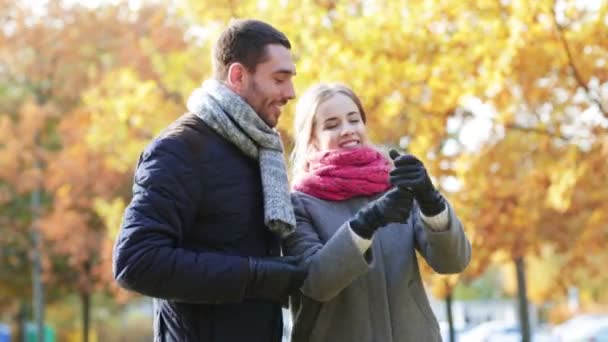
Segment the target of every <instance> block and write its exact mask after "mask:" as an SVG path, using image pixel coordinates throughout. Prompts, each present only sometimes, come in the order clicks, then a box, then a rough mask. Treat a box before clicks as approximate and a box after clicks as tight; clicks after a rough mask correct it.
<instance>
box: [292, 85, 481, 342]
mask: <svg viewBox="0 0 608 342" xmlns="http://www.w3.org/2000/svg"><path fill="white" fill-rule="evenodd" d="M365 122H366V114H365V111H364V109H363V107H362V105H361V102H360V100H359V99H358V98H357V96H356V95H355V94H354V92H353V91H352V90H351V89H349V88H348V87H346V86H344V85H340V84H318V85H315V86H313V87H312V88H310V89H309V90H308V91H307V92H306V93H305V94H304V95H303V96H302V98H301V100H300V101H299V103H298V105H297V108H296V117H295V132H296V138H295V149H294V152H293V156H292V161H293V172H294V175H293V176H294V177H293V179H294V182H293V190H294V191H293V193H292V202H293V204H294V209H295V213H296V221H297V228H296V231H295V233H293V234H291V235H290V236H288V237H287V239H285V240H284V246H283V247H284V252H285V254H287V255H296V256H299V255H312V256H310V259H309V261H310V268H309V272H308V276H307V278H306V280H305V281H304V284H303V286H302V288H301V291H300V293H299V294H298V295H296V296H294V297H292V304H293V305H292V314H293V321H294V326H293V329H292V341H293V342H301V341H314V342H321V341H349V342H357V341H361V342H363V341H365V342H370V341H382V342H391V341H392V342H404V341H416V342H418V341H441V336H440V333H439V327H438V324H437V320H436V318H435V317H434V315H433V312H432V311H431V308H430V306H429V302H428V299H427V297H426V294H425V291H424V288H423V285H422V281H421V279H420V272H419V269H418V262H417V257H416V253H415V251H418V253H419V254H420V255H421V256H422V257H423V258H424V259H425V260H426V262H427V263H428V264H429V265H430V266H431V267H432V268H433V269H434V270H435V271H436V272H439V273H456V272H461V271H462V270H463V269H464V268H465V267H466V266H467V264H468V263H469V260H470V256H471V246H470V243H469V241H468V240H467V238H466V236H465V233H464V231H463V227H462V224H461V223H460V221H459V220H458V218H457V217H456V214H455V213H454V210H453V209H452V207H451V206H450V205H449V204H448V202H447V201H446V200H445V198H444V197H443V196H442V195H441V194H440V193H439V192H438V191H437V190H436V189H435V187H434V186H433V184H432V183H431V181H430V178H429V176H428V174H427V171H426V169H425V167H424V165H423V164H422V162H420V161H419V160H418V159H417V158H416V157H414V156H412V155H407V154H406V155H399V154H398V153H397V152H396V151H391V157H392V159H393V161H392V162H391V161H389V160H388V159H387V158H386V157H384V156H383V155H382V154H381V153H380V152H378V151H377V150H376V149H375V148H374V146H373V145H372V144H371V143H370V141H369V139H368V137H367V133H366V126H365Z"/></svg>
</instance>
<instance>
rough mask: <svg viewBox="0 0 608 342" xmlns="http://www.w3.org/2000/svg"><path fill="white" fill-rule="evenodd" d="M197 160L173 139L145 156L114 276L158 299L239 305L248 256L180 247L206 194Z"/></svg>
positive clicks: (138, 170)
mask: <svg viewBox="0 0 608 342" xmlns="http://www.w3.org/2000/svg"><path fill="white" fill-rule="evenodd" d="M192 159H193V158H192V155H191V152H190V150H189V148H188V146H187V145H186V144H185V143H183V142H181V141H179V140H177V139H174V138H165V139H162V140H158V141H155V142H153V143H152V144H151V145H150V146H149V147H148V148H147V149H146V150H145V151H144V152H143V153H142V155H141V156H140V159H139V162H138V165H137V168H136V171H135V177H134V184H133V198H132V200H131V202H130V204H129V205H128V206H127V208H126V210H125V213H124V217H123V221H122V226H121V228H120V232H119V234H118V237H117V239H116V243H115V246H114V252H113V260H112V263H113V264H112V270H113V274H114V278H115V279H116V281H117V282H118V283H119V284H120V285H121V286H122V287H124V288H126V289H129V290H133V291H136V292H139V293H141V294H144V295H147V296H151V297H156V298H163V299H168V300H175V301H182V302H193V303H222V302H237V301H240V300H242V297H243V293H244V289H245V286H246V282H247V280H248V277H249V266H248V260H247V259H246V258H243V257H238V256H231V255H223V254H219V253H215V252H207V251H192V250H187V249H183V248H180V247H179V246H180V245H181V244H180V243H181V242H182V239H183V232H184V230H185V229H187V227H188V226H189V225H191V224H192V223H193V221H194V219H195V215H196V213H197V203H198V196H199V195H200V193H201V191H202V189H200V182H199V181H198V178H199V177H201V175H198V174H197V173H196V172H195V168H194V167H193V165H195V162H194V161H193V160H192Z"/></svg>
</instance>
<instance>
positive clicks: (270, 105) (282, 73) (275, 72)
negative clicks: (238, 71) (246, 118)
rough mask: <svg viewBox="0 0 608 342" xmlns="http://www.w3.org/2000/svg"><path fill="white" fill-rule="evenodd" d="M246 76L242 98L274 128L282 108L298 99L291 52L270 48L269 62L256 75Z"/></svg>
mask: <svg viewBox="0 0 608 342" xmlns="http://www.w3.org/2000/svg"><path fill="white" fill-rule="evenodd" d="M244 73H245V74H246V76H247V77H245V80H244V83H245V84H244V87H243V88H242V90H241V92H240V94H239V95H241V97H243V99H245V101H246V102H247V103H248V104H249V105H250V106H251V107H252V108H253V109H254V110H255V111H256V113H257V114H258V115H259V116H260V118H261V119H262V120H264V122H265V123H266V124H267V125H268V126H270V127H275V126H276V125H277V123H278V122H279V116H280V115H281V109H282V107H283V106H284V105H285V104H286V103H287V102H288V101H289V100H291V99H293V98H294V97H295V91H294V88H293V82H292V77H293V76H294V75H295V74H296V67H295V64H294V63H293V60H292V58H291V51H290V50H289V49H287V48H286V47H284V46H282V45H280V44H270V45H267V46H266V58H265V59H264V60H263V62H262V63H260V64H258V65H257V67H256V69H255V72H253V73H250V72H248V71H246V70H245V71H244Z"/></svg>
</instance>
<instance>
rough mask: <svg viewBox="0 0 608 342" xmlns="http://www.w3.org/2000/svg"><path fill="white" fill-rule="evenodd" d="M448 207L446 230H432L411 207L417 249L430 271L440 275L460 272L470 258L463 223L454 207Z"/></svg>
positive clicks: (416, 210) (468, 243)
mask: <svg viewBox="0 0 608 342" xmlns="http://www.w3.org/2000/svg"><path fill="white" fill-rule="evenodd" d="M445 203H446V205H447V207H448V217H449V222H448V229H447V230H442V231H434V230H433V229H432V228H431V227H429V226H428V225H427V224H426V223H425V222H424V221H423V220H422V219H421V218H420V210H419V209H418V207H417V206H414V208H413V210H412V215H413V217H412V222H413V225H414V234H415V239H416V249H417V250H418V252H420V254H421V255H422V256H423V257H424V259H425V260H426V262H427V263H428V264H429V266H431V268H432V269H433V270H435V272H437V273H441V274H450V273H459V272H462V271H463V270H464V269H465V268H466V267H467V265H468V264H469V261H470V260H471V243H470V242H469V240H468V239H467V237H466V235H465V233H464V229H463V226H462V223H461V222H460V220H459V219H458V217H456V214H455V213H454V209H453V208H452V207H451V205H450V204H449V203H448V202H447V200H446V201H445Z"/></svg>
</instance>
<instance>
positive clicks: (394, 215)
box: [349, 188, 414, 239]
mask: <svg viewBox="0 0 608 342" xmlns="http://www.w3.org/2000/svg"><path fill="white" fill-rule="evenodd" d="M413 199H414V197H413V195H412V193H411V191H409V190H406V189H400V188H393V189H390V190H389V191H387V192H386V193H384V195H382V196H381V197H379V198H377V199H376V200H374V201H372V202H369V203H368V204H367V205H366V206H365V207H363V208H361V209H360V210H359V211H358V212H357V213H356V214H355V216H354V217H353V218H352V219H351V220H350V222H349V223H350V228H351V229H352V230H353V231H354V232H355V233H357V235H359V236H360V237H362V238H365V239H371V237H372V235H374V232H375V231H376V230H377V229H378V228H380V227H383V226H386V225H387V224H389V223H393V222H394V223H405V221H407V218H408V217H409V216H410V211H412V202H413Z"/></svg>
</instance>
